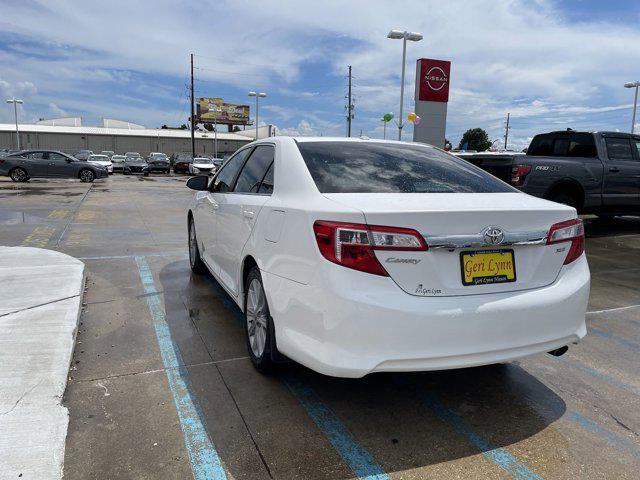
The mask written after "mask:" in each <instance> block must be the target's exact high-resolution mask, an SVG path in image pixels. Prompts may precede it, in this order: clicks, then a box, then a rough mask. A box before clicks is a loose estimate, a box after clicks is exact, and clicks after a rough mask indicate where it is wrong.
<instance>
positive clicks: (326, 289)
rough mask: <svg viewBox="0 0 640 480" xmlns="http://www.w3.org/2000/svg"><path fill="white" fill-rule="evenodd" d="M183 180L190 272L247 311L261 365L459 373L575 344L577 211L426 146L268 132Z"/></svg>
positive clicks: (582, 295) (579, 320)
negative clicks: (190, 193) (282, 362)
mask: <svg viewBox="0 0 640 480" xmlns="http://www.w3.org/2000/svg"><path fill="white" fill-rule="evenodd" d="M187 186H189V187H190V188H192V189H194V190H197V193H196V194H195V195H194V198H193V200H192V202H191V203H190V205H189V207H188V212H187V224H188V233H189V235H188V239H189V240H188V246H189V259H190V264H191V268H192V270H193V271H194V272H196V273H200V272H204V271H206V270H209V271H210V272H211V274H212V275H213V276H214V277H215V278H216V280H217V281H218V282H219V283H220V284H221V285H222V286H223V288H224V289H225V290H226V291H227V292H228V293H229V295H231V297H232V298H233V299H234V301H235V302H236V303H237V304H238V306H239V307H240V309H241V310H242V311H243V312H244V324H245V338H246V343H247V349H248V352H249V356H250V358H251V361H252V362H253V364H254V366H255V367H256V368H257V369H258V370H259V371H267V370H269V369H271V368H272V367H273V365H274V363H275V362H276V361H277V359H278V358H279V354H280V353H281V354H283V355H285V356H286V357H288V358H290V359H293V360H295V361H297V362H299V363H302V364H303V365H306V366H307V367H309V368H311V369H313V370H316V371H318V372H321V373H324V374H327V375H334V376H343V377H361V376H363V375H366V374H368V373H371V372H390V371H418V370H440V369H448V368H460V367H470V366H475V365H482V364H491V363H500V362H505V361H508V360H512V359H515V358H520V357H524V356H528V355H532V354H535V353H541V352H549V353H552V354H554V355H561V354H562V353H564V352H565V351H566V349H567V347H566V346H567V345H570V344H572V343H574V342H577V341H579V340H580V339H581V338H582V337H584V335H585V334H586V327H585V312H586V307H587V301H588V297H589V282H590V275H589V267H588V265H587V259H586V256H585V255H584V228H583V225H582V221H581V220H580V219H579V218H577V216H576V210H575V209H574V208H572V207H569V206H566V205H561V204H559V203H553V202H549V201H547V200H543V199H539V198H535V197H532V196H530V195H526V194H524V193H522V192H519V191H518V190H517V189H515V188H513V187H511V186H509V185H508V184H506V183H504V182H502V181H500V180H498V179H497V178H495V177H494V176H492V175H490V174H488V173H487V172H484V171H483V170H481V169H479V168H477V167H475V166H473V165H471V164H469V163H467V162H465V161H463V160H461V159H459V158H457V157H455V156H452V155H450V154H448V153H446V152H444V151H442V150H439V149H437V148H434V147H430V146H426V145H418V144H409V143H402V142H390V141H375V140H364V139H362V140H361V139H357V140H356V139H331V138H326V137H325V138H296V139H294V138H289V137H275V138H269V139H264V140H259V141H257V142H253V143H251V144H249V145H247V146H245V147H243V148H241V149H240V150H238V152H237V153H235V154H234V155H233V156H232V157H231V158H230V159H229V160H228V161H227V162H226V163H225V164H224V166H223V167H222V168H221V169H220V171H219V172H218V173H217V175H216V176H215V177H214V180H213V181H210V180H209V179H208V177H207V176H205V175H199V176H195V177H193V178H190V179H189V181H188V182H187Z"/></svg>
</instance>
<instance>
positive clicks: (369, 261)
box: [313, 220, 427, 277]
mask: <svg viewBox="0 0 640 480" xmlns="http://www.w3.org/2000/svg"><path fill="white" fill-rule="evenodd" d="M313 231H314V233H315V236H316V241H317V242H318V248H319V249H320V253H321V254H322V256H323V257H324V258H326V259H327V260H329V261H330V262H333V263H337V264H338V265H342V266H344V267H347V268H353V269H354V270H360V271H362V272H367V273H372V274H374V275H381V276H384V277H388V276H389V274H388V273H387V271H386V270H385V269H384V267H383V266H382V265H381V264H380V262H379V261H378V259H377V258H376V256H375V253H374V250H404V251H423V250H427V244H426V242H425V241H424V238H423V237H422V235H420V234H419V233H418V232H417V231H415V230H412V229H410V228H397V227H382V226H375V225H364V224H360V223H343V222H329V221H325V220H318V221H316V222H315V223H314V224H313Z"/></svg>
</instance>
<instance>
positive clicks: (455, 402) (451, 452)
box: [159, 261, 566, 478]
mask: <svg viewBox="0 0 640 480" xmlns="http://www.w3.org/2000/svg"><path fill="white" fill-rule="evenodd" d="M159 280H160V283H161V290H162V291H164V292H168V291H172V290H173V291H176V290H180V291H181V292H182V294H181V301H182V302H183V304H184V308H185V310H187V311H188V312H190V313H191V314H192V313H193V312H194V311H197V312H198V318H197V322H194V323H193V328H194V329H195V330H198V335H199V336H200V338H207V337H208V333H207V330H209V329H216V328H217V329H219V328H220V322H222V323H224V326H225V327H226V328H228V329H230V330H229V331H232V332H233V335H227V336H225V337H224V338H220V337H218V338H215V340H214V343H213V345H207V349H208V351H209V352H210V354H211V356H212V358H214V359H215V358H216V357H215V355H216V351H217V350H219V349H222V350H224V349H225V348H227V349H229V348H232V349H235V350H236V351H243V352H245V353H244V355H246V350H245V344H244V329H243V315H242V312H241V311H240V309H239V308H238V307H237V306H236V304H235V302H234V301H233V300H232V299H231V298H230V297H229V296H228V295H227V294H226V292H225V291H224V290H223V289H222V287H221V286H220V285H219V284H218V282H217V281H216V280H214V279H213V278H212V277H211V276H210V275H193V274H191V272H190V269H189V265H188V261H180V262H173V263H170V264H167V265H166V266H165V267H164V268H163V269H162V270H161V271H160V274H159ZM165 298H170V297H167V296H166V295H165ZM173 301H174V300H172V302H173ZM203 305H208V307H203ZM165 310H166V311H167V322H168V324H169V326H170V328H171V330H172V335H173V336H182V337H184V336H185V335H184V332H181V331H180V330H182V329H184V328H185V327H184V323H183V322H182V321H177V320H176V319H175V318H173V315H172V314H171V313H170V312H175V311H176V308H175V305H166V308H165ZM216 325H217V326H216ZM225 342H226V343H232V344H231V345H228V344H227V345H225ZM239 361H241V362H243V369H242V370H241V372H242V375H243V377H242V385H243V388H249V389H251V388H255V389H261V391H259V392H258V391H255V393H253V396H260V397H261V399H262V398H263V397H269V396H270V395H273V398H271V399H268V401H267V402H266V403H267V404H269V403H273V404H277V403H278V402H279V404H280V405H281V404H282V398H283V396H284V397H287V398H289V399H290V401H291V403H290V404H289V403H287V405H291V406H290V407H289V408H288V409H287V408H278V409H275V408H271V409H269V408H266V409H265V410H264V412H263V413H261V415H263V416H262V417H259V420H256V417H255V413H253V412H252V413H253V414H252V415H246V414H247V411H246V410H245V409H247V408H250V406H248V405H246V404H245V403H243V400H242V399H241V398H233V401H234V403H235V405H236V406H237V409H238V411H239V413H240V415H241V416H242V417H243V419H244V420H245V422H246V428H247V429H248V431H249V432H250V435H251V436H252V438H261V437H262V436H267V438H269V439H270V441H271V443H270V444H268V445H266V446H265V445H264V444H262V445H259V447H261V452H259V453H260V456H261V458H262V457H264V459H265V462H266V464H267V465H268V464H270V462H271V461H275V460H273V458H274V455H284V456H285V457H287V460H286V461H291V462H302V461H303V459H304V458H305V455H298V456H291V458H288V456H287V454H286V453H284V452H287V451H289V450H291V449H297V450H298V451H299V450H300V449H302V450H303V451H304V449H305V448H306V446H305V444H304V443H303V444H293V443H292V442H293V440H291V438H290V437H289V436H288V435H287V431H285V430H283V431H282V432H281V434H279V435H275V436H274V435H271V436H269V432H270V431H271V430H273V429H279V428H283V427H282V425H287V422H290V421H291V417H293V418H296V417H295V415H296V414H301V415H303V417H306V418H307V421H305V422H300V423H302V424H303V425H302V426H299V428H306V429H308V431H307V432H305V436H306V438H308V439H309V442H311V441H312V440H311V439H314V438H317V437H318V436H324V437H325V440H323V442H326V443H327V444H331V445H333V446H334V448H335V449H336V451H339V450H340V448H338V447H336V445H340V442H342V446H343V447H344V445H345V442H346V444H347V445H346V447H344V448H346V449H347V450H348V451H352V452H353V451H365V452H368V454H370V456H371V458H372V459H373V461H374V462H375V464H376V465H378V466H379V467H380V468H381V469H382V470H383V471H384V472H386V473H392V472H404V471H409V470H412V469H416V468H421V467H426V466H430V465H437V464H442V463H445V462H449V461H452V460H457V459H464V458H467V457H471V456H473V455H477V454H478V453H479V452H480V453H487V452H490V451H495V450H496V449H500V448H504V447H509V446H510V445H513V444H516V443H518V442H522V441H523V440H526V439H528V438H531V437H533V436H535V435H537V434H539V433H540V432H542V431H543V430H545V429H546V428H547V427H548V426H549V425H550V424H552V423H553V422H554V421H556V420H557V419H558V418H560V417H562V415H563V414H564V412H565V410H566V405H565V403H564V401H563V400H562V399H561V398H560V397H559V396H558V395H556V394H555V393H554V392H553V391H552V390H551V389H549V388H548V387H547V386H546V385H545V384H543V383H542V382H540V381H539V380H538V379H537V378H536V377H534V376H532V375H531V374H529V373H528V372H527V371H526V370H525V369H524V368H523V367H521V366H520V365H519V364H518V363H517V362H514V363H510V364H504V365H493V366H486V367H476V368H467V369H459V370H449V371H439V372H423V373H380V374H372V375H368V376H366V377H364V378H361V379H343V378H334V377H327V376H324V375H320V374H318V373H315V372H313V371H311V370H309V369H307V368H305V367H303V366H301V365H299V364H296V363H294V362H292V361H291V362H285V363H283V364H282V365H280V366H279V368H278V369H277V370H276V372H275V373H273V374H271V375H269V376H266V377H265V376H264V375H261V374H260V373H258V372H257V371H254V370H253V369H252V367H251V366H250V365H249V360H247V359H246V357H244V359H243V360H239ZM234 371H239V370H232V369H230V370H228V371H227V370H220V375H222V376H223V377H224V375H230V374H231V373H226V372H234ZM210 375H214V374H213V373H211V374H210ZM223 380H224V381H225V384H226V383H229V384H233V383H234V379H231V378H226V379H225V378H223ZM208 381H209V382H210V381H211V379H208V380H207V379H204V378H203V377H202V376H199V377H198V378H189V381H188V382H187V384H188V388H189V389H190V390H191V392H192V395H193V397H194V398H197V397H198V394H197V393H196V392H200V395H201V396H202V395H203V392H204V390H203V389H204V388H205V386H206V385H204V384H205V383H206V382H208ZM235 381H239V380H235ZM199 382H202V383H203V384H202V385H199V384H198V383H199ZM292 384H295V385H297V386H298V387H299V386H302V388H303V390H304V392H305V393H304V396H305V398H301V396H300V395H301V394H300V389H299V388H297V387H296V388H292ZM265 385H266V386H267V387H268V388H265ZM229 395H232V396H233V395H234V393H233V389H230V390H229ZM309 395H310V396H311V397H310V398H312V402H316V403H317V404H318V405H320V407H318V405H316V406H315V407H314V406H311V407H310V405H309V402H310V400H309V397H308V396H309ZM291 397H293V398H291ZM198 401H199V402H203V401H205V400H204V399H202V398H200V399H198ZM263 401H264V400H263ZM313 408H316V410H317V408H320V410H321V412H322V414H321V415H320V420H318V415H317V411H315V413H314V411H313ZM294 410H295V411H294ZM199 412H200V415H201V419H202V422H203V423H204V424H205V425H212V424H213V423H214V422H215V415H214V414H212V413H211V411H210V410H209V413H204V410H202V409H199ZM296 412H298V413H296ZM300 412H302V413H300ZM308 418H311V419H312V421H309V420H308ZM323 422H326V424H325V423H323ZM327 425H328V426H327ZM207 429H208V431H209V434H210V435H211V437H212V439H213V441H214V443H215V442H217V439H216V432H215V429H213V431H212V429H211V428H209V427H207ZM344 432H348V433H347V434H346V436H345V434H344ZM548 434H549V435H555V434H554V433H553V430H550V431H549V432H548ZM336 435H338V437H340V438H338V439H336V438H332V436H336ZM336 442H337V443H336ZM350 442H351V443H352V444H353V445H351V444H350ZM354 445H355V447H354ZM520 448H522V447H519V449H520ZM358 449H362V450H358ZM220 450H221V451H220V452H219V453H220V456H221V460H222V462H223V464H225V468H227V469H228V473H230V474H231V475H232V476H233V477H234V478H245V477H247V476H249V477H251V478H254V477H253V476H252V475H251V474H248V473H247V472H246V471H233V467H230V465H232V464H233V461H232V459H231V458H229V459H225V453H224V451H225V449H224V448H221V449H220ZM329 450H331V449H329ZM275 452H280V453H278V454H276V453H275ZM507 455H509V454H507ZM489 457H491V455H489V456H488V458H489ZM338 458H339V457H338ZM227 460H228V462H227ZM343 460H344V463H345V465H346V467H344V466H343V469H346V470H349V468H348V466H349V461H348V459H346V458H345V457H344V455H343ZM489 460H491V458H489ZM314 462H317V463H318V462H319V463H321V464H322V465H324V467H326V468H320V469H318V470H317V476H313V477H309V478H350V476H349V475H346V474H345V475H337V474H336V467H335V462H336V454H335V452H334V451H332V450H331V455H329V454H327V456H326V458H314ZM304 467H305V465H303V464H302V463H301V464H300V465H295V464H293V465H291V466H290V468H291V469H292V470H296V468H299V469H303V468H304ZM229 468H231V470H229ZM238 468H239V467H238ZM327 472H333V473H332V475H330V476H329V475H327ZM371 473H372V474H375V471H374V472H371ZM469 475H472V474H471V473H469ZM352 476H353V475H351V477H352ZM257 477H258V476H257V475H256V478H257Z"/></svg>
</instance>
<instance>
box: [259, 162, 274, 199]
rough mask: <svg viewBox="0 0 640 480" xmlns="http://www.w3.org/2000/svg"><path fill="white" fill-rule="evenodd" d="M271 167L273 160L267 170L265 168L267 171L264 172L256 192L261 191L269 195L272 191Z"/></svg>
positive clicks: (272, 167)
mask: <svg viewBox="0 0 640 480" xmlns="http://www.w3.org/2000/svg"><path fill="white" fill-rule="evenodd" d="M273 169H274V166H273V162H271V165H270V166H269V170H267V173H265V174H264V178H263V179H262V182H260V189H259V190H258V193H262V194H265V195H271V194H272V193H273Z"/></svg>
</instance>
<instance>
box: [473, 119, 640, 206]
mask: <svg viewBox="0 0 640 480" xmlns="http://www.w3.org/2000/svg"><path fill="white" fill-rule="evenodd" d="M464 158H465V159H466V160H468V161H470V162H472V163H473V164H475V165H477V166H479V167H480V168H483V169H485V170H487V171H489V172H491V173H493V174H494V175H496V176H497V177H498V178H501V179H503V180H505V181H507V182H509V183H511V184H512V185H513V186H515V187H516V188H518V189H519V190H521V191H523V192H526V193H529V194H531V195H535V196H536V197H541V198H546V199H549V200H552V201H554V202H559V203H564V204H566V205H570V206H572V207H574V208H576V209H577V210H578V211H579V212H580V213H594V214H596V215H600V216H604V217H608V216H615V215H625V214H626V215H629V214H631V215H640V135H631V134H628V133H620V132H577V131H573V130H565V131H557V132H550V133H543V134H540V135H536V136H535V137H533V140H531V144H530V145H529V148H528V149H527V153H526V155H517V154H509V155H504V156H502V157H501V156H499V155H495V156H494V157H493V158H489V157H487V156H485V155H480V154H478V155H473V156H464Z"/></svg>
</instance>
